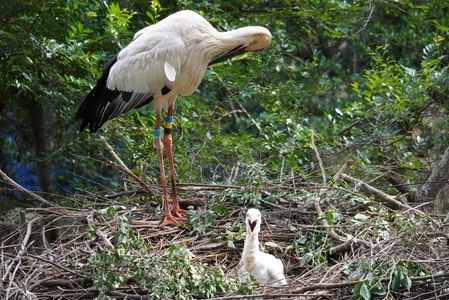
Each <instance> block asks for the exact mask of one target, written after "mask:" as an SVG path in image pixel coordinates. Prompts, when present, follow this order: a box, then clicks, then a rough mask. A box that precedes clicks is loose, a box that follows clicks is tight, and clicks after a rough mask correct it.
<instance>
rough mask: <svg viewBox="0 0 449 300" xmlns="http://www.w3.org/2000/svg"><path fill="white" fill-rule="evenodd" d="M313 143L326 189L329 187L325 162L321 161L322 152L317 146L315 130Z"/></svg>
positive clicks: (312, 138) (312, 137)
mask: <svg viewBox="0 0 449 300" xmlns="http://www.w3.org/2000/svg"><path fill="white" fill-rule="evenodd" d="M311 141H312V149H313V151H314V152H315V156H316V159H317V160H318V165H319V166H320V170H321V176H322V177H323V187H325V186H327V179H326V172H325V171H324V167H323V161H322V160H321V156H320V152H319V151H318V148H317V147H316V145H315V132H314V131H313V129H312V136H311Z"/></svg>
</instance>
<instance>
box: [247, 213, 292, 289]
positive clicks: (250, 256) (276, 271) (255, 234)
mask: <svg viewBox="0 0 449 300" xmlns="http://www.w3.org/2000/svg"><path fill="white" fill-rule="evenodd" d="M261 223H262V216H261V214H260V211H259V210H258V209H255V208H250V209H249V210H248V212H247V213H246V219H245V224H246V239H245V245H244V247H243V253H242V260H241V262H240V265H241V267H240V269H239V271H238V275H239V280H240V282H245V281H247V279H248V275H249V274H251V275H253V276H254V278H255V279H256V281H257V283H258V284H259V285H266V286H281V285H285V284H287V280H286V279H285V275H284V266H283V265H282V261H281V260H280V259H278V258H276V257H274V256H273V255H271V254H268V253H264V252H262V251H260V249H259V231H260V225H261Z"/></svg>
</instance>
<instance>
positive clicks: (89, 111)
mask: <svg viewBox="0 0 449 300" xmlns="http://www.w3.org/2000/svg"><path fill="white" fill-rule="evenodd" d="M116 62H117V55H116V56H115V57H114V58H113V59H112V60H111V61H110V62H109V63H108V64H107V65H106V67H105V69H104V71H103V74H102V75H101V77H100V78H99V79H98V81H97V84H96V85H95V87H94V88H93V89H92V90H91V91H90V92H89V94H88V95H87V96H86V98H85V99H84V101H83V103H81V105H80V107H79V108H78V111H77V112H76V115H75V120H82V121H81V126H80V131H83V129H84V128H86V127H88V128H89V130H90V131H91V132H96V131H97V130H98V129H99V128H100V127H101V126H102V125H103V124H104V123H105V122H106V121H108V120H110V119H112V118H115V117H117V116H118V115H120V114H121V113H124V112H127V111H129V110H131V109H133V108H139V107H142V106H143V105H145V104H148V103H150V102H151V101H153V96H152V95H151V94H145V93H135V92H125V91H118V90H110V89H108V88H107V85H106V82H107V80H108V76H109V71H110V70H111V67H112V66H113V65H114V64H115V63H116Z"/></svg>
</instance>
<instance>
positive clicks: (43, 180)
mask: <svg viewBox="0 0 449 300" xmlns="http://www.w3.org/2000/svg"><path fill="white" fill-rule="evenodd" d="M28 103H29V105H28V112H29V116H30V123H31V124H30V127H31V133H32V137H33V145H34V153H35V155H36V165H37V178H38V181H39V186H40V188H41V190H42V191H43V192H45V193H50V192H51V189H50V184H51V167H50V165H49V164H48V161H47V136H46V135H45V123H44V109H43V107H42V104H41V103H40V102H38V101H35V100H33V99H30V100H29V101H28Z"/></svg>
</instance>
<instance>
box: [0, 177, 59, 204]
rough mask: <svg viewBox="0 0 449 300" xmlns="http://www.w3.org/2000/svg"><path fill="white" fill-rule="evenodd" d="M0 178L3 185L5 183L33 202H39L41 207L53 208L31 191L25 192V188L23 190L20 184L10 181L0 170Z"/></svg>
mask: <svg viewBox="0 0 449 300" xmlns="http://www.w3.org/2000/svg"><path fill="white" fill-rule="evenodd" d="M0 177H1V178H2V179H3V180H4V182H5V183H7V184H8V185H10V186H12V187H13V188H15V189H16V190H18V191H20V192H22V193H24V194H26V195H28V196H29V197H31V198H32V199H34V200H37V201H39V202H40V203H42V204H43V205H46V206H55V205H54V204H53V203H51V202H49V201H47V200H45V199H44V198H42V197H41V196H39V195H37V194H35V193H33V192H32V191H29V190H27V189H26V188H24V187H23V186H21V185H20V184H18V183H17V182H15V181H14V180H12V179H11V178H10V177H9V176H8V175H6V174H5V173H4V172H3V171H2V170H0Z"/></svg>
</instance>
